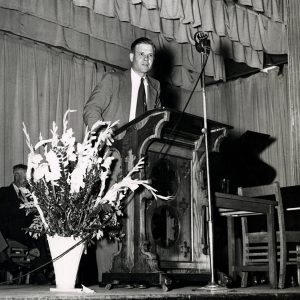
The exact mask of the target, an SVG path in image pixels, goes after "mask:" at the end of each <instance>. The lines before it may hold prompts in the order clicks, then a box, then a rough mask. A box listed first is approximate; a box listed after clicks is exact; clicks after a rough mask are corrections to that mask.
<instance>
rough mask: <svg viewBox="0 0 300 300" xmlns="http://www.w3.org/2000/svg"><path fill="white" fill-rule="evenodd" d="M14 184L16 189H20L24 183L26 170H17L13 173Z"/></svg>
mask: <svg viewBox="0 0 300 300" xmlns="http://www.w3.org/2000/svg"><path fill="white" fill-rule="evenodd" d="M14 183H15V185H16V186H18V187H22V186H24V185H25V183H26V170H24V169H17V170H15V172H14Z"/></svg>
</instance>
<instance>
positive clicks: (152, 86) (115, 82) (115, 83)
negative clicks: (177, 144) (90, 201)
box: [83, 38, 161, 284]
mask: <svg viewBox="0 0 300 300" xmlns="http://www.w3.org/2000/svg"><path fill="white" fill-rule="evenodd" d="M154 58H155V45H154V44H153V42H152V41H151V40H150V39H148V38H139V39H137V40H135V41H134V42H133V43H132V45H131V50H130V54H129V59H130V62H131V68H130V69H129V70H126V71H123V72H107V73H105V74H104V76H103V77H102V79H101V80H100V82H99V83H98V84H97V85H96V87H95V89H94V90H93V92H92V94H91V96H90V98H89V99H88V100H87V102H86V104H85V107H84V111H83V117H84V122H85V124H86V125H87V126H88V127H89V128H90V129H91V128H92V126H93V124H94V123H95V122H97V121H98V120H103V121H112V122H115V121H119V123H118V127H121V126H122V125H124V124H126V123H128V122H129V121H131V120H133V119H135V118H136V117H138V116H139V115H140V114H142V113H143V112H145V111H146V110H151V109H154V108H157V107H160V106H161V103H160V83H159V81H157V80H156V79H154V78H152V77H150V76H149V75H148V72H149V71H150V70H151V68H152V65H153V62H154ZM141 79H143V80H141ZM141 95H144V96H143V97H142V98H143V105H142V109H140V106H139V103H140V102H139V100H140V99H141ZM116 247H117V244H116V243H112V242H108V241H107V240H103V241H100V242H98V243H97V250H96V253H97V254H96V258H97V266H98V281H99V284H101V281H102V273H104V272H107V271H109V269H110V265H111V264H112V253H115V252H116V249H117V248H116Z"/></svg>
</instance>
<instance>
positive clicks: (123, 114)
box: [83, 37, 161, 128]
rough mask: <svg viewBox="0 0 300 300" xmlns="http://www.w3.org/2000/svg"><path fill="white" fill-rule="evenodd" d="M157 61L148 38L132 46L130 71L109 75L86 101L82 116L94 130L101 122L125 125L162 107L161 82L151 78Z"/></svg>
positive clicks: (107, 74) (104, 76) (153, 48)
mask: <svg viewBox="0 0 300 300" xmlns="http://www.w3.org/2000/svg"><path fill="white" fill-rule="evenodd" d="M154 58H155V45H154V43H153V42H152V41H151V40H150V39H148V38H145V37H142V38H139V39H137V40H135V41H134V42H133V43H132V45H131V50H130V54H129V59H130V61H131V68H130V69H129V70H126V71H123V72H121V71H118V72H107V73H105V74H104V75H103V77H102V79H101V80H100V82H99V83H98V84H97V85H96V87H95V88H94V90H93V92H92V94H91V96H90V97H89V99H88V100H87V102H86V104H85V107H84V111H83V117H84V122H85V124H86V125H87V126H88V127H89V128H91V127H92V125H93V124H94V123H95V122H96V121H98V120H104V121H113V122H114V121H118V120H119V124H118V126H119V127H120V126H122V125H124V124H126V123H128V122H129V121H131V120H133V119H135V118H136V117H137V116H139V115H141V114H143V113H144V112H145V111H147V110H151V109H154V108H157V107H160V105H161V104H160V83H159V81H157V80H156V79H154V78H152V77H150V76H149V75H147V74H148V72H149V71H150V70H151V67H152V65H153V62H154Z"/></svg>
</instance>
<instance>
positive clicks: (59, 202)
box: [21, 110, 157, 239]
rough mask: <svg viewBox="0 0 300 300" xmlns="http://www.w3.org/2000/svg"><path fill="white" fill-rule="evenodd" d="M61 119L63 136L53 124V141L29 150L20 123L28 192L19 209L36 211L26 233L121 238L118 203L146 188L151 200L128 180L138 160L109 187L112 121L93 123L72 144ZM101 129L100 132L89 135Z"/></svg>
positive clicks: (135, 182)
mask: <svg viewBox="0 0 300 300" xmlns="http://www.w3.org/2000/svg"><path fill="white" fill-rule="evenodd" d="M70 112H72V111H71V110H68V111H67V112H66V113H65V115H64V121H63V132H62V135H61V137H60V136H59V135H58V133H57V131H58V128H57V126H56V124H55V122H53V127H52V130H51V133H52V138H51V139H48V140H44V139H43V138H42V137H40V141H39V142H38V143H37V144H36V145H35V147H33V146H32V144H31V142H30V137H29V134H28V132H27V130H26V126H25V124H23V131H24V134H25V137H26V142H27V145H28V147H29V150H30V152H29V154H28V171H27V180H28V183H29V186H30V188H29V189H24V190H23V192H24V193H25V194H26V195H27V198H28V199H29V201H28V202H25V203H24V204H22V206H21V208H24V209H26V211H27V213H35V214H36V216H35V217H34V219H33V223H32V224H31V226H30V230H29V234H31V235H32V236H33V237H38V236H39V234H40V233H41V232H46V233H47V234H48V235H50V236H53V235H55V234H57V235H59V236H74V237H82V238H86V237H87V236H89V237H90V238H94V237H97V238H98V239H100V238H102V237H103V235H104V234H106V235H108V236H110V237H114V238H118V237H119V236H120V230H119V229H120V217H121V216H122V215H123V209H124V207H123V202H122V201H121V200H123V199H124V198H125V197H126V196H127V195H128V194H129V193H130V192H134V191H135V190H136V189H137V188H138V187H139V186H143V187H145V188H147V189H148V190H149V191H150V192H151V193H152V194H153V196H154V197H155V198H156V197H157V195H156V190H154V189H153V188H152V187H151V186H149V185H148V183H147V181H145V180H138V179H133V178H132V176H133V174H134V173H136V172H139V170H140V169H141V168H142V167H143V160H142V159H141V160H140V161H139V162H138V164H137V165H136V166H135V167H134V168H133V169H132V170H131V171H130V172H129V174H128V175H127V176H125V177H124V178H123V179H122V180H121V181H120V182H118V183H115V184H114V185H112V186H111V187H110V188H108V183H109V180H110V179H111V168H112V162H113V160H114V158H113V156H112V155H111V146H112V143H113V127H114V126H115V124H116V123H113V124H111V122H102V121H99V122H97V123H96V124H95V125H94V126H93V128H92V129H91V130H90V131H88V130H87V131H86V133H85V137H84V140H83V142H82V143H78V142H77V143H76V142H75V138H74V137H73V131H72V129H71V128H68V121H67V117H68V114H69V113H70ZM95 128H97V129H98V128H101V129H102V130H101V131H100V134H99V135H98V136H96V135H95V134H94V130H95Z"/></svg>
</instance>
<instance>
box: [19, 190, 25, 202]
mask: <svg viewBox="0 0 300 300" xmlns="http://www.w3.org/2000/svg"><path fill="white" fill-rule="evenodd" d="M18 197H19V199H20V200H22V201H24V197H23V194H22V192H21V190H20V189H19V193H18Z"/></svg>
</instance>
